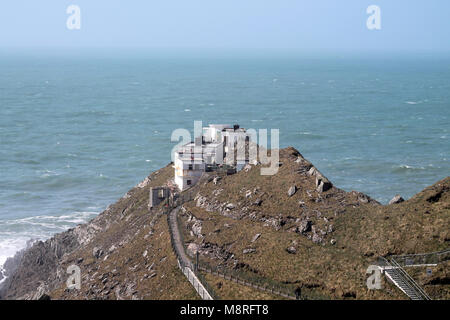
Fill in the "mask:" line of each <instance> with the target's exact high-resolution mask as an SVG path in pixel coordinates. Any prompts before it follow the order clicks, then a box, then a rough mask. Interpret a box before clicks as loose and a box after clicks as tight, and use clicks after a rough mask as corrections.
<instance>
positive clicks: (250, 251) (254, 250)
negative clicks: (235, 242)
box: [242, 248, 256, 254]
mask: <svg viewBox="0 0 450 320" xmlns="http://www.w3.org/2000/svg"><path fill="white" fill-rule="evenodd" d="M254 252H256V249H253V248H249V249H244V250H243V251H242V253H243V254H249V253H254Z"/></svg>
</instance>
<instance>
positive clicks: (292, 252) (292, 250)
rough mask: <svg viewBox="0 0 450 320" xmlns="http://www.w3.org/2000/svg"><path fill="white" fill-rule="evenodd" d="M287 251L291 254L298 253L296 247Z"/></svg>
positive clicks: (291, 247)
mask: <svg viewBox="0 0 450 320" xmlns="http://www.w3.org/2000/svg"><path fill="white" fill-rule="evenodd" d="M286 251H287V252H288V253H290V254H296V253H297V249H295V247H294V246H290V247H289V248H287V249H286Z"/></svg>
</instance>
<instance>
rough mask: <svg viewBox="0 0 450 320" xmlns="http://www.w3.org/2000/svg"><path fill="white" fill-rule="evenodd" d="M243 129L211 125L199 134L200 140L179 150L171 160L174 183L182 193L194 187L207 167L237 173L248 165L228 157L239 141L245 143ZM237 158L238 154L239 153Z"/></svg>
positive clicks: (245, 137)
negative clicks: (222, 167)
mask: <svg viewBox="0 0 450 320" xmlns="http://www.w3.org/2000/svg"><path fill="white" fill-rule="evenodd" d="M246 139H247V134H246V131H245V129H243V128H239V126H238V125H234V126H230V125H227V124H210V125H209V126H208V127H204V128H203V130H202V136H201V137H196V138H195V142H190V143H187V144H185V145H183V146H181V147H180V148H179V149H178V150H177V151H176V152H175V157H174V168H175V179H174V180H175V183H176V184H177V186H178V188H179V189H180V190H181V191H183V190H186V189H187V188H189V187H191V186H193V185H195V184H196V183H197V182H198V180H199V179H200V178H201V176H202V174H203V173H204V172H205V171H206V169H207V167H211V166H215V165H222V164H224V163H226V164H227V165H231V166H234V167H235V168H236V170H237V171H239V170H241V169H242V167H243V166H244V165H245V164H246V163H247V162H248V161H246V159H245V158H242V156H239V155H238V156H237V157H236V156H235V153H236V152H233V153H232V154H228V156H227V153H229V152H231V151H234V150H235V146H236V145H237V144H238V141H241V142H245V141H247V140H246ZM238 154H239V153H238Z"/></svg>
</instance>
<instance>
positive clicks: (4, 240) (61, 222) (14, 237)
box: [0, 211, 98, 268]
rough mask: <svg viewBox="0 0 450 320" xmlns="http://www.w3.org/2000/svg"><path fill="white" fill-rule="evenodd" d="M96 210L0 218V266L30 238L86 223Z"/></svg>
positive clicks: (37, 237) (41, 238) (48, 235)
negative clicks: (7, 218)
mask: <svg viewBox="0 0 450 320" xmlns="http://www.w3.org/2000/svg"><path fill="white" fill-rule="evenodd" d="M97 215H98V212H93V211H83V212H74V213H73V214H63V215H59V216H56V215H41V216H33V217H26V218H19V219H10V220H0V268H1V267H2V266H3V264H4V263H5V261H6V259H7V258H9V257H12V256H14V254H15V253H16V252H17V251H19V250H22V249H23V248H25V247H26V245H27V242H28V241H29V240H30V239H35V240H46V239H48V238H50V237H52V236H53V235H54V234H56V233H59V232H63V231H66V230H68V229H70V228H73V227H74V226H76V225H78V224H82V223H86V222H88V221H89V220H91V219H92V218H94V217H95V216H97Z"/></svg>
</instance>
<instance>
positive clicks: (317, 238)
mask: <svg viewBox="0 0 450 320" xmlns="http://www.w3.org/2000/svg"><path fill="white" fill-rule="evenodd" d="M322 241H323V238H322V237H321V236H320V235H318V234H317V233H314V234H313V236H312V242H314V243H321V242H322Z"/></svg>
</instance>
